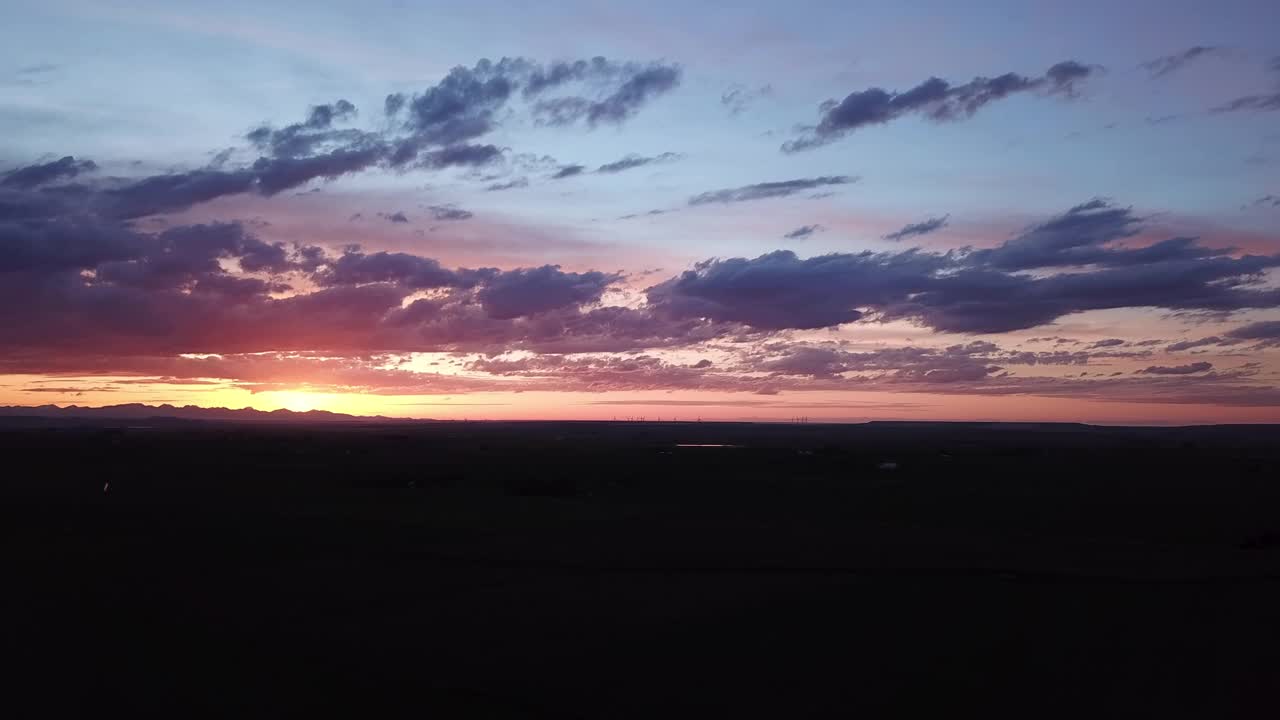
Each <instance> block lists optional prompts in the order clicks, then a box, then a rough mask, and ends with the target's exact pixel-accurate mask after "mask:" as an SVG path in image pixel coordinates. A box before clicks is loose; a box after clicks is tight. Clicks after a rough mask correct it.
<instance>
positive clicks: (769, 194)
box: [689, 175, 859, 205]
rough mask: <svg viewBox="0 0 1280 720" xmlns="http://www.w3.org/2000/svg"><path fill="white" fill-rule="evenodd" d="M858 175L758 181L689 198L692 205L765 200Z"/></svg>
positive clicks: (843, 182)
mask: <svg viewBox="0 0 1280 720" xmlns="http://www.w3.org/2000/svg"><path fill="white" fill-rule="evenodd" d="M858 179H859V178H857V177H850V176H848V175H830V176H822V177H815V178H801V179H798V180H783V181H781V182H765V183H756V184H755V185H744V186H742V187H737V188H727V189H724V190H711V191H709V192H704V193H701V194H699V195H694V196H693V197H691V198H689V204H690V205H708V204H711V203H734V202H748V201H750V200H764V199H766V198H775V197H786V196H788V195H795V194H796V193H798V192H803V191H805V190H812V189H814V188H818V187H824V186H827V185H847V184H850V183H856V182H858Z"/></svg>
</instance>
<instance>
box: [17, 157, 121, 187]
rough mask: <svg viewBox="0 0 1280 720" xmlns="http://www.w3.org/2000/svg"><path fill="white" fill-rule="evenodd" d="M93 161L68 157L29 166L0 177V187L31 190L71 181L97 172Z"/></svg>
mask: <svg viewBox="0 0 1280 720" xmlns="http://www.w3.org/2000/svg"><path fill="white" fill-rule="evenodd" d="M97 169H98V166H97V164H95V163H94V162H93V161H92V160H76V159H75V158H74V157H72V156H70V155H67V156H65V157H62V158H60V159H58V160H54V161H52V162H47V163H40V164H37V165H27V166H26V167H20V168H16V169H14V170H10V171H8V172H6V173H4V174H3V175H0V187H7V188H18V189H22V190H27V189H31V188H34V187H37V186H40V185H47V184H48V183H51V182H54V181H56V180H70V179H72V178H74V177H76V176H77V175H79V174H81V173H87V172H92V171H94V170H97Z"/></svg>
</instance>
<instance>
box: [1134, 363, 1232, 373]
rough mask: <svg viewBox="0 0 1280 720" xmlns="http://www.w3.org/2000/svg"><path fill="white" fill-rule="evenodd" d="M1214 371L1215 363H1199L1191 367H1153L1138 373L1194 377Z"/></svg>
mask: <svg viewBox="0 0 1280 720" xmlns="http://www.w3.org/2000/svg"><path fill="white" fill-rule="evenodd" d="M1212 369H1213V363H1208V362H1197V363H1191V364H1189V365H1174V366H1166V365H1152V366H1151V367H1148V368H1145V369H1143V370H1139V371H1138V372H1140V373H1145V374H1147V375H1194V374H1195V373H1202V372H1209V371H1210V370H1212Z"/></svg>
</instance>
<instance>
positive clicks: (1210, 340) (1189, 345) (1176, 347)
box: [1165, 335, 1222, 352]
mask: <svg viewBox="0 0 1280 720" xmlns="http://www.w3.org/2000/svg"><path fill="white" fill-rule="evenodd" d="M1221 342H1222V338H1220V337H1218V336H1217V335H1213V336H1211V337H1207V338H1200V339H1199V340H1183V341H1181V342H1176V343H1172V344H1171V345H1169V346H1168V347H1166V348H1165V350H1166V351H1167V352H1181V351H1183V350H1191V349H1193V348H1198V347H1205V346H1206V345H1217V344H1219V343H1221Z"/></svg>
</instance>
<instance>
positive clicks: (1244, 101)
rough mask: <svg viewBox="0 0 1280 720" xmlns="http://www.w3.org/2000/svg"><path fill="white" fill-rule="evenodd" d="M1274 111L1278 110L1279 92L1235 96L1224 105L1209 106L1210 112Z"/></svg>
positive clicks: (1279, 107)
mask: <svg viewBox="0 0 1280 720" xmlns="http://www.w3.org/2000/svg"><path fill="white" fill-rule="evenodd" d="M1250 110H1252V111H1256V112H1274V111H1276V110H1280V93H1269V94H1264V95H1246V96H1244V97H1239V98H1236V99H1235V100H1232V101H1231V102H1229V103H1226V104H1225V105H1219V106H1217V107H1215V108H1211V109H1210V110H1209V112H1211V113H1233V112H1245V111H1250Z"/></svg>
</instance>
